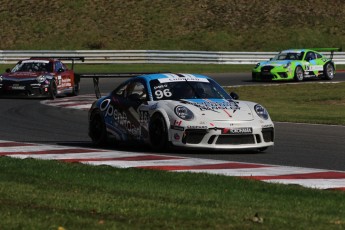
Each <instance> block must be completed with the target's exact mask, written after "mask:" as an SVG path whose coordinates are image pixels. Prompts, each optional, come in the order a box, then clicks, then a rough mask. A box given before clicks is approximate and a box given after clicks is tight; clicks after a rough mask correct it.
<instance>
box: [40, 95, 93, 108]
mask: <svg viewBox="0 0 345 230" xmlns="http://www.w3.org/2000/svg"><path fill="white" fill-rule="evenodd" d="M96 99H97V98H96V96H95V95H94V94H86V95H79V96H76V97H63V98H56V99H55V100H42V101H41V104H43V105H49V106H54V107H61V108H67V109H79V110H86V111H88V110H89V109H90V107H91V105H92V103H93V102H94V101H96Z"/></svg>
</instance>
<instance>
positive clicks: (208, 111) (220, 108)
mask: <svg viewBox="0 0 345 230" xmlns="http://www.w3.org/2000/svg"><path fill="white" fill-rule="evenodd" d="M181 104H182V105H187V106H188V108H189V109H191V110H192V111H193V113H195V114H196V115H198V116H202V117H205V118H207V119H210V120H212V121H229V120H231V121H251V120H253V119H254V117H253V114H252V111H251V109H250V108H249V106H248V105H247V104H246V103H245V102H242V101H233V100H225V99H189V100H181Z"/></svg>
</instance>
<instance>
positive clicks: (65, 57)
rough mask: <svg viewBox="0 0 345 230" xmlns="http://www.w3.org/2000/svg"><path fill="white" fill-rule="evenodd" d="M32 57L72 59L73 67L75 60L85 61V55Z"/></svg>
mask: <svg viewBox="0 0 345 230" xmlns="http://www.w3.org/2000/svg"><path fill="white" fill-rule="evenodd" d="M31 58H51V59H58V60H63V61H72V69H73V68H74V61H81V62H84V61H85V58H84V57H69V56H60V57H59V56H39V57H38V56H37V57H31Z"/></svg>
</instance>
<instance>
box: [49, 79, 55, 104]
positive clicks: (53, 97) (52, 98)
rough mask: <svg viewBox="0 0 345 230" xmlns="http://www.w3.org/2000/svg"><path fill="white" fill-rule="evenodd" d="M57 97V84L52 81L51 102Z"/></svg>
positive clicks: (50, 86) (50, 87) (50, 89)
mask: <svg viewBox="0 0 345 230" xmlns="http://www.w3.org/2000/svg"><path fill="white" fill-rule="evenodd" d="M56 95H57V87H56V83H55V81H54V80H52V81H51V82H50V84H49V98H50V99H51V100H54V99H55V98H56Z"/></svg>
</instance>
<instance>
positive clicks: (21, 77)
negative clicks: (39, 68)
mask: <svg viewBox="0 0 345 230" xmlns="http://www.w3.org/2000/svg"><path fill="white" fill-rule="evenodd" d="M42 74H46V73H43V72H15V73H6V74H2V75H1V76H2V78H3V79H6V80H12V79H17V80H25V79H34V78H37V77H38V76H41V75H42Z"/></svg>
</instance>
